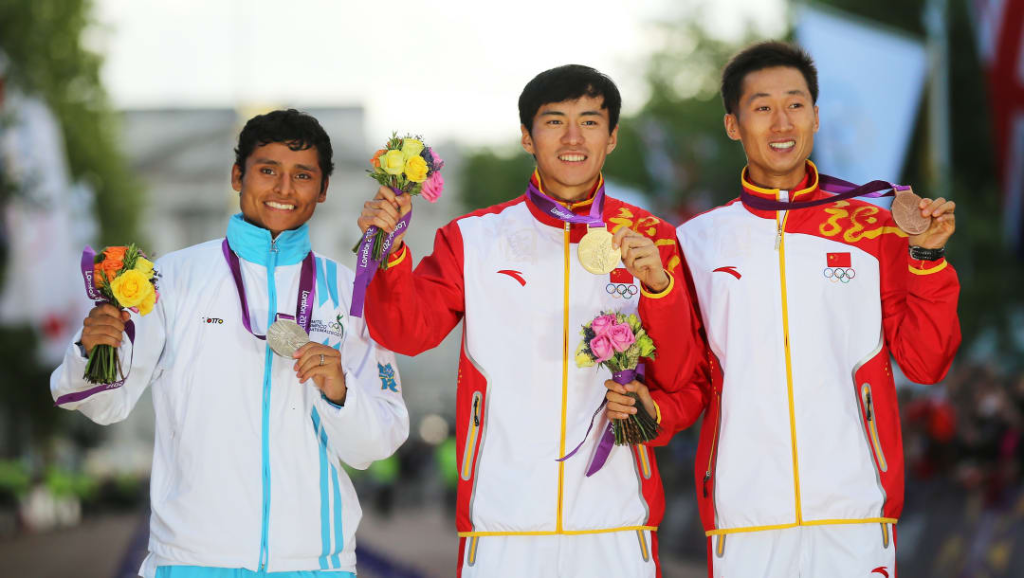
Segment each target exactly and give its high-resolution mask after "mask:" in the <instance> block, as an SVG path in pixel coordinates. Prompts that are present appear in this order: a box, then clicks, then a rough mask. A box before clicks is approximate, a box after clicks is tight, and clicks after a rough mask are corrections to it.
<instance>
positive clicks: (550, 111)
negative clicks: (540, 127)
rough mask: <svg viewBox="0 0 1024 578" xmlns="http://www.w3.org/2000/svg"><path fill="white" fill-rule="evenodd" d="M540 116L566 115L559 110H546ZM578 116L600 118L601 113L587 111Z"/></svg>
mask: <svg viewBox="0 0 1024 578" xmlns="http://www.w3.org/2000/svg"><path fill="white" fill-rule="evenodd" d="M540 116H566V114H565V113H564V112H562V111H560V110H546V111H544V112H542V113H540ZM580 116H601V111H598V110H587V111H584V112H581V113H580Z"/></svg>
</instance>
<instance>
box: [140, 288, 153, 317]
mask: <svg viewBox="0 0 1024 578" xmlns="http://www.w3.org/2000/svg"><path fill="white" fill-rule="evenodd" d="M154 305H156V291H150V292H149V295H147V296H146V298H145V299H143V300H142V303H139V315H149V314H150V313H151V312H152V311H153V306H154Z"/></svg>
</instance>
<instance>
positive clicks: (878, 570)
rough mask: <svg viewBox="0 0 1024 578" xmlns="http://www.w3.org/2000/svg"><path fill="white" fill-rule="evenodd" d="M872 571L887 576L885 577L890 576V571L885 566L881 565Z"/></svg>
mask: <svg viewBox="0 0 1024 578" xmlns="http://www.w3.org/2000/svg"><path fill="white" fill-rule="evenodd" d="M871 573H872V574H881V575H882V576H885V578H889V571H888V570H886V568H885V566H879V567H878V568H875V569H874V570H872V571H871Z"/></svg>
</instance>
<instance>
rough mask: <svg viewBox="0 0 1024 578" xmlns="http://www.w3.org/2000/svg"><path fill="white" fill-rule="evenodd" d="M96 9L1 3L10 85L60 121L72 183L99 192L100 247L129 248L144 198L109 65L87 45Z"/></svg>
mask: <svg viewBox="0 0 1024 578" xmlns="http://www.w3.org/2000/svg"><path fill="white" fill-rule="evenodd" d="M91 9H92V2H91V0H32V1H31V2H25V1H24V0H0V50H2V51H3V52H4V53H5V54H6V55H7V57H8V59H9V60H10V62H9V66H8V70H7V80H8V82H9V84H10V85H11V86H15V87H17V88H19V89H21V90H22V91H24V92H26V93H30V94H38V95H39V96H41V97H42V98H43V99H44V100H45V101H46V103H47V104H48V105H49V106H50V107H51V108H52V109H53V112H54V114H55V115H56V116H57V119H58V120H59V121H60V124H61V129H62V130H63V132H64V141H65V146H66V149H67V157H68V165H69V168H70V171H71V176H72V178H73V179H76V180H82V181H84V182H86V183H88V184H89V185H90V186H92V188H93V190H94V191H95V192H96V202H95V212H96V219H97V221H98V223H99V225H100V233H101V238H100V244H101V245H114V244H124V243H125V242H127V241H129V240H138V239H137V234H138V231H137V228H136V227H137V222H138V215H139V210H140V208H141V203H142V190H141V187H140V185H139V183H138V181H136V180H135V178H134V177H133V176H132V174H131V173H130V172H129V170H128V165H127V162H126V160H125V157H124V155H123V154H122V153H121V145H120V143H119V142H118V135H119V131H118V122H117V121H118V119H117V116H116V115H115V114H114V112H113V110H112V108H111V106H110V103H109V100H108V98H107V93H106V91H105V90H104V89H103V86H102V84H101V83H100V65H101V64H102V58H101V57H100V56H99V55H97V54H95V53H93V52H91V51H90V50H89V49H88V48H86V47H85V46H83V44H82V36H83V34H84V33H85V32H86V31H87V30H89V29H90V27H91V26H93V25H94V24H93V22H92V21H91V18H90V14H91Z"/></svg>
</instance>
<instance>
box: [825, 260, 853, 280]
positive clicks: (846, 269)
mask: <svg viewBox="0 0 1024 578" xmlns="http://www.w3.org/2000/svg"><path fill="white" fill-rule="evenodd" d="M822 275H824V276H825V278H826V279H828V280H829V281H831V282H832V283H849V282H850V281H853V278H854V277H856V276H857V271H856V270H855V269H854V268H853V265H852V264H851V260H850V254H849V253H828V254H826V255H825V270H824V271H822Z"/></svg>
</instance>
